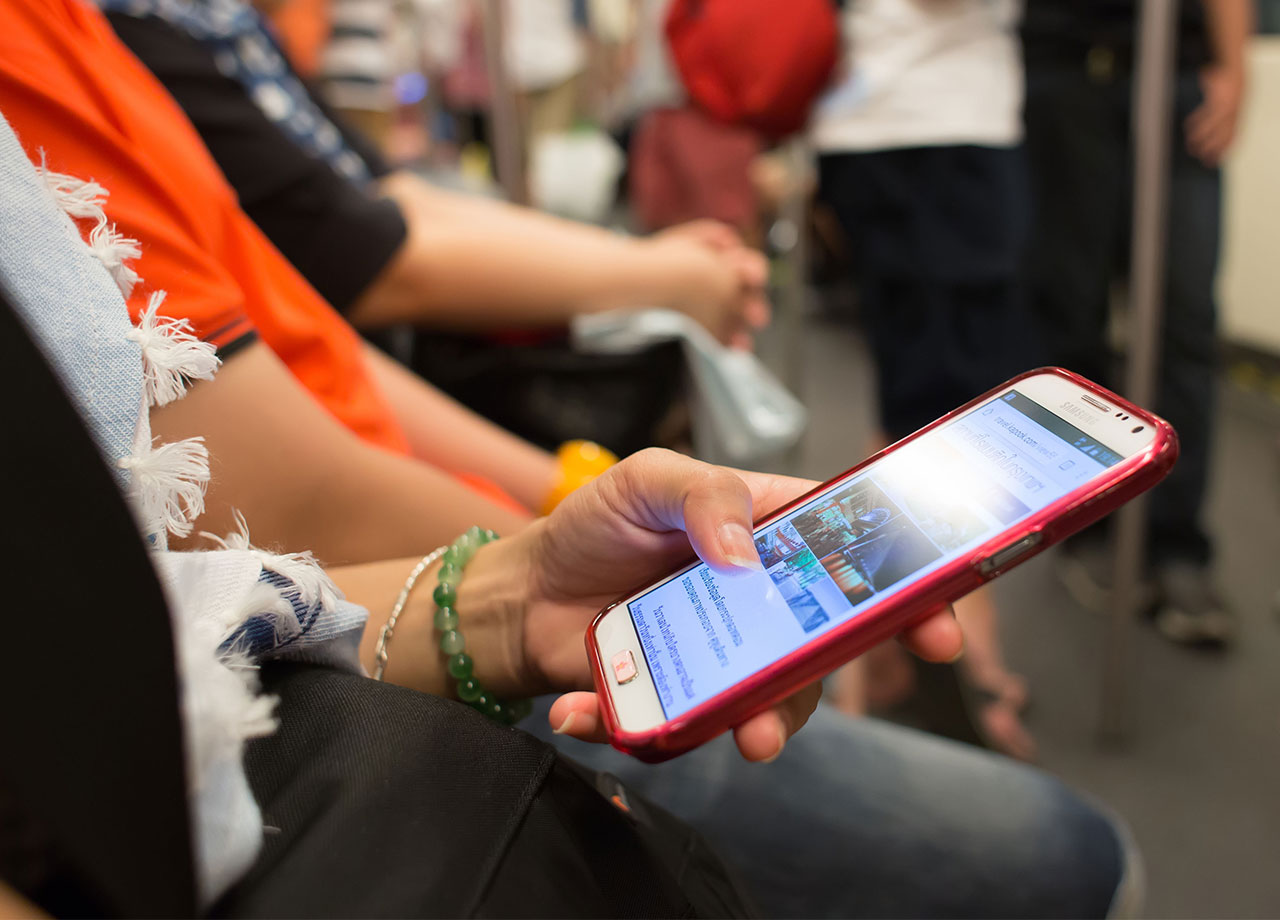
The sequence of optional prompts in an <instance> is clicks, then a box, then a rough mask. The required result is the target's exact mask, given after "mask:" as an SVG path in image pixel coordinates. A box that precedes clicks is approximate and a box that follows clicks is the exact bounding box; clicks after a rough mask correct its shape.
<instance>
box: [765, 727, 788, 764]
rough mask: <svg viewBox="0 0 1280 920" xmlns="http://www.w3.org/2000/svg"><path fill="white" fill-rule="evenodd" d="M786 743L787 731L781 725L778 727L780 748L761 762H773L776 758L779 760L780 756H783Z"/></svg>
mask: <svg viewBox="0 0 1280 920" xmlns="http://www.w3.org/2000/svg"><path fill="white" fill-rule="evenodd" d="M786 744H787V733H786V732H784V731H783V730H782V728H781V727H779V728H778V749H777V750H776V751H774V752H773V753H772V754H770V755H769V756H768V757H766V758H765V759H764V760H762V761H760V762H761V763H773V762H774V761H775V760H777V759H778V758H779V757H781V756H782V749H783V748H784V747H786Z"/></svg>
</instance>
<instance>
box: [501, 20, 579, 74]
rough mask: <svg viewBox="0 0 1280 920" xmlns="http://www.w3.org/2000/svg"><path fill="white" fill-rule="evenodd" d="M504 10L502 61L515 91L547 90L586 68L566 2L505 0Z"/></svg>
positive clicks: (576, 31) (576, 28)
mask: <svg viewBox="0 0 1280 920" xmlns="http://www.w3.org/2000/svg"><path fill="white" fill-rule="evenodd" d="M504 9H505V12H506V19H505V21H504V22H503V27H504V29H505V30H506V36H505V44H506V48H505V54H504V58H503V59H504V62H505V64H506V68H507V76H508V77H510V79H511V82H512V83H513V84H515V86H516V87H517V88H519V89H521V90H524V91H527V92H528V91H536V90H541V89H551V88H552V87H555V86H558V85H559V84H561V83H563V82H564V81H565V80H568V79H569V78H570V77H572V76H573V75H574V74H576V73H578V72H579V71H581V70H582V69H583V68H584V67H585V66H586V63H587V50H586V48H585V47H584V46H583V43H582V38H581V37H580V36H579V35H578V27H577V26H576V25H574V22H573V4H572V3H571V2H570V0H507V3H506V6H505V7H504Z"/></svg>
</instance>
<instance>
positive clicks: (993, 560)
mask: <svg viewBox="0 0 1280 920" xmlns="http://www.w3.org/2000/svg"><path fill="white" fill-rule="evenodd" d="M1041 536H1042V535H1041V534H1040V532H1039V531H1036V532H1035V533H1030V534H1027V535H1026V536H1025V537H1023V538H1022V539H1021V540H1019V541H1017V542H1016V543H1010V544H1009V545H1008V546H1006V547H1005V548H1004V549H998V550H996V551H995V552H994V553H992V554H991V555H990V556H988V557H987V558H986V559H983V560H982V561H981V562H980V563H978V571H979V572H981V573H982V574H983V575H990V574H992V573H993V572H995V571H996V570H998V569H1002V568H1004V567H1005V566H1007V565H1008V564H1009V563H1011V562H1016V561H1017V560H1019V559H1021V558H1022V557H1023V556H1025V555H1026V554H1027V553H1029V552H1031V550H1033V549H1035V547H1036V546H1037V545H1038V544H1039V543H1040V538H1041Z"/></svg>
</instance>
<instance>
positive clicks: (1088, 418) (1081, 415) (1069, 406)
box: [1058, 402, 1098, 425]
mask: <svg viewBox="0 0 1280 920" xmlns="http://www.w3.org/2000/svg"><path fill="white" fill-rule="evenodd" d="M1058 408H1060V409H1061V410H1062V411H1063V412H1065V413H1067V415H1074V416H1075V417H1076V418H1078V419H1080V420H1082V421H1085V422H1088V423H1089V424H1090V425H1096V424H1098V417H1097V416H1096V415H1094V414H1093V413H1092V412H1090V411H1089V410H1088V409H1082V408H1081V407H1080V406H1077V405H1076V404H1075V403H1069V402H1064V403H1063V404H1062V405H1061V406H1059V407H1058Z"/></svg>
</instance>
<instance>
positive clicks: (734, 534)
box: [719, 521, 764, 572]
mask: <svg viewBox="0 0 1280 920" xmlns="http://www.w3.org/2000/svg"><path fill="white" fill-rule="evenodd" d="M719 537H720V552H721V553H722V554H723V555H724V558H725V561H727V562H729V563H730V564H732V565H735V566H737V567H738V568H740V569H746V570H747V571H749V572H763V571H764V566H763V565H762V564H761V562H760V554H759V553H757V552H756V541H755V540H754V539H753V538H752V536H751V531H749V530H747V528H745V527H743V526H742V525H741V524H737V523H734V522H733V521H728V522H726V523H724V524H721V525H720V532H719Z"/></svg>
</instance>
